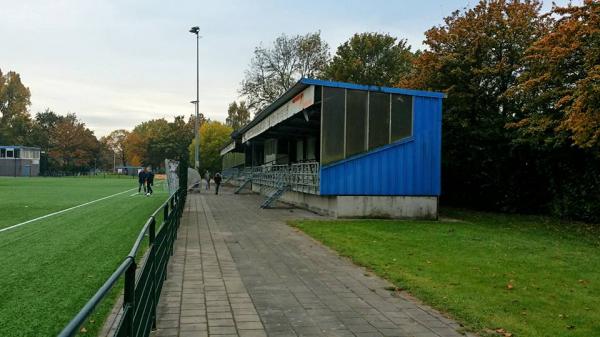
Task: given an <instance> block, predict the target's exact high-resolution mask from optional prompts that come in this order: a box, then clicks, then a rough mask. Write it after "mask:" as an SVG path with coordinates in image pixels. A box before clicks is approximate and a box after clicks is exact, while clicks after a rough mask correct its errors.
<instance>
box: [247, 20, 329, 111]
mask: <svg viewBox="0 0 600 337" xmlns="http://www.w3.org/2000/svg"><path fill="white" fill-rule="evenodd" d="M328 61H329V45H328V44H327V43H326V42H325V41H323V40H322V39H321V32H316V33H309V34H306V35H295V36H287V35H285V34H282V35H280V36H279V37H278V38H277V39H275V41H274V42H273V45H272V46H271V47H270V48H266V47H263V46H262V45H260V46H258V47H256V48H255V49H254V56H253V58H252V60H251V61H250V67H249V68H248V70H246V72H245V75H244V80H243V81H242V83H241V88H240V94H242V95H243V96H244V97H245V98H246V102H247V104H248V108H249V109H251V110H253V111H254V112H258V111H260V110H261V109H262V108H263V107H265V106H267V105H269V104H271V103H272V102H273V101H275V99H277V98H278V97H279V96H281V95H282V94H283V93H284V92H285V91H286V90H288V89H289V88H291V87H292V85H294V83H296V82H297V81H298V80H299V79H300V78H301V77H319V76H320V74H321V72H322V71H323V69H324V68H325V66H326V65H327V62H328Z"/></svg>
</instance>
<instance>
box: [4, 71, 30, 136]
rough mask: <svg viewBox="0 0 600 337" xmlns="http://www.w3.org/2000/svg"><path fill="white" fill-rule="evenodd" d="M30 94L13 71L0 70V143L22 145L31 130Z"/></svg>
mask: <svg viewBox="0 0 600 337" xmlns="http://www.w3.org/2000/svg"><path fill="white" fill-rule="evenodd" d="M30 97H31V93H30V92H29V88H27V87H25V85H23V83H22V82H21V76H20V75H19V74H17V73H16V72H14V71H9V72H8V73H6V75H3V74H2V70H0V143H4V144H15V145H22V144H25V143H26V142H27V140H28V134H29V130H30V129H31V117H30V116H29V111H28V108H29V105H30V104H31V101H30Z"/></svg>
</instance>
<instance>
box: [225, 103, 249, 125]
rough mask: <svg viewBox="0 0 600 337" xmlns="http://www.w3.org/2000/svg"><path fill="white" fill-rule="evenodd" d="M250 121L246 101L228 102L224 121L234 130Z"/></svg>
mask: <svg viewBox="0 0 600 337" xmlns="http://www.w3.org/2000/svg"><path fill="white" fill-rule="evenodd" d="M249 122H250V110H249V109H248V107H247V106H246V102H244V101H240V103H239V104H238V103H237V102H235V101H234V102H233V103H231V104H229V108H228V109H227V119H226V120H225V123H226V124H227V125H228V126H230V127H231V128H232V129H234V130H238V129H240V128H242V127H243V126H244V125H246V124H248V123H249Z"/></svg>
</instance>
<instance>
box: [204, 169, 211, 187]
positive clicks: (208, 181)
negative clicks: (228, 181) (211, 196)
mask: <svg viewBox="0 0 600 337" xmlns="http://www.w3.org/2000/svg"><path fill="white" fill-rule="evenodd" d="M204 179H205V180H206V190H207V191H209V190H210V173H209V172H208V170H206V172H204Z"/></svg>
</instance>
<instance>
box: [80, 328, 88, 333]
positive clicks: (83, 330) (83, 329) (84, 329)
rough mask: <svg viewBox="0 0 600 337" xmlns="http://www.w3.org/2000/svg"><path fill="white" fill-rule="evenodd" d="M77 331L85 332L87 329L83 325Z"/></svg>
mask: <svg viewBox="0 0 600 337" xmlns="http://www.w3.org/2000/svg"><path fill="white" fill-rule="evenodd" d="M79 332H81V333H86V332H87V329H86V328H85V327H82V328H81V329H79Z"/></svg>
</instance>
